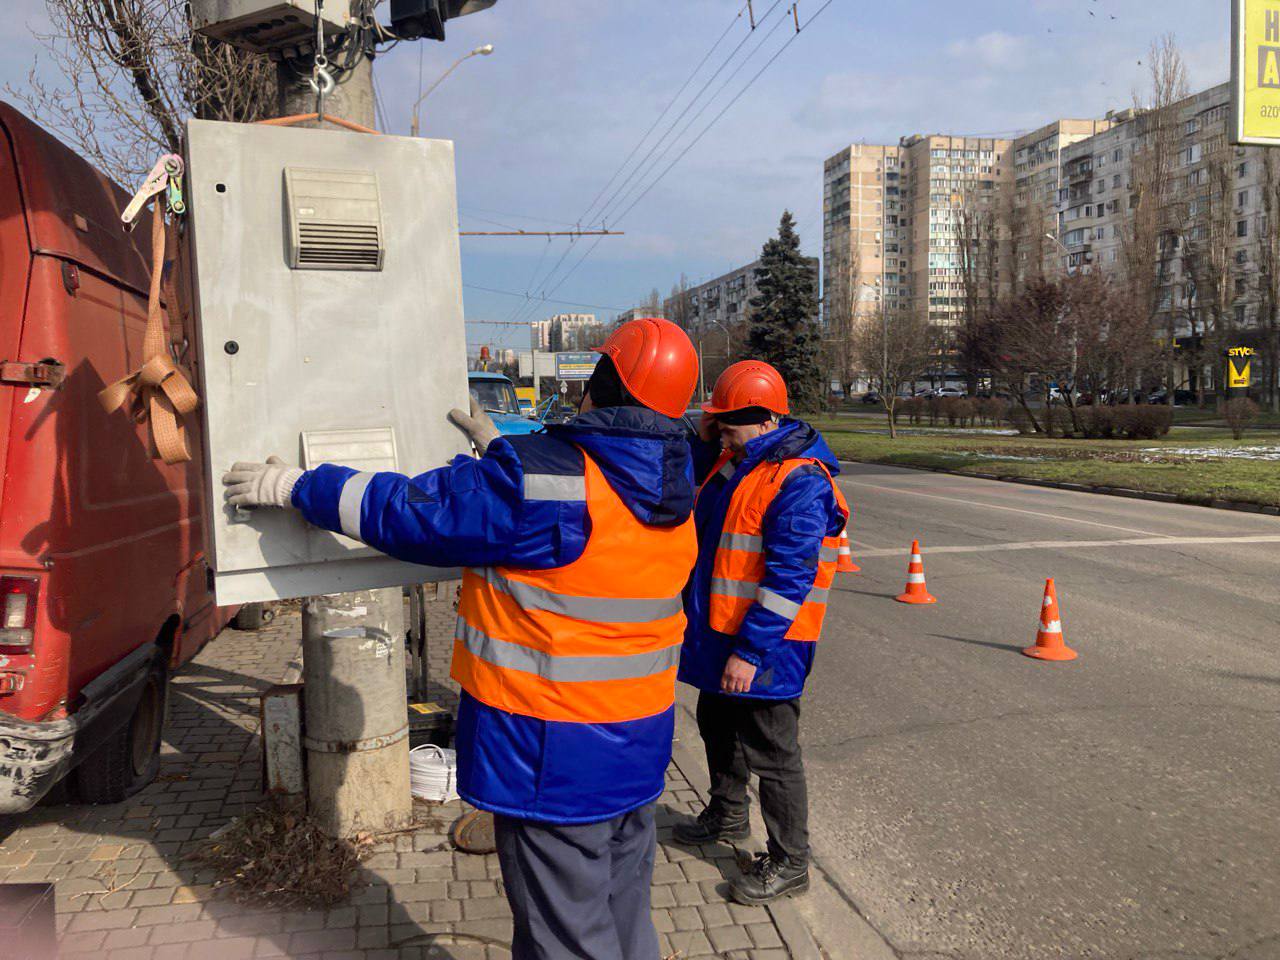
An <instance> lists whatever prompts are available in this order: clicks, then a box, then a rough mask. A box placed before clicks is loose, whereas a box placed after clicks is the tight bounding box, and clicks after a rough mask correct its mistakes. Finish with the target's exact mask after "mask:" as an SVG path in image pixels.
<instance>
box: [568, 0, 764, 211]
mask: <svg viewBox="0 0 1280 960" xmlns="http://www.w3.org/2000/svg"><path fill="white" fill-rule="evenodd" d="M747 8H748V7H747V4H745V3H744V4H743V5H742V6H741V7H739V8H738V12H737V13H735V14H734V15H733V19H732V20H730V21H729V25H728V26H727V27H725V28H724V33H722V34H720V36H719V37H718V38H717V39H716V42H715V43H713V44H712V45H711V49H710V50H708V51H707V52H706V54H705V55H704V56H703V57H702V59H701V60H699V61H698V65H697V66H696V67H694V68H693V72H692V73H690V74H689V76H688V77H687V78H686V79H685V81H684V83H683V84H681V85H680V89H679V90H677V91H676V94H675V96H674V97H672V98H671V99H670V100H669V101H668V102H667V105H666V106H665V107H663V108H662V112H661V113H659V114H658V115H657V116H656V117H655V118H654V120H653V123H652V124H650V126H649V129H648V130H646V131H645V132H644V134H643V135H642V136H641V137H640V139H639V140H637V141H636V145H635V146H634V147H632V148H631V152H630V153H629V154H627V158H626V159H625V160H623V161H622V163H621V165H620V166H619V167H618V169H617V170H615V171H614V172H613V176H611V177H610V178H609V180H608V182H607V183H606V184H605V185H604V186H603V187H601V188H600V192H599V193H597V194H596V195H595V197H594V198H593V199H592V201H591V203H589V204H588V205H587V209H586V210H585V211H584V212H583V214H582V218H581V219H584V220H585V219H586V218H587V217H588V216H589V215H590V213H591V211H592V210H594V209H595V205H596V204H597V203H599V202H600V198H601V197H603V196H604V195H605V192H606V191H607V190H608V189H609V188H610V187H611V186H613V183H614V181H615V180H617V179H618V176H619V175H620V174H621V173H622V171H623V170H625V169H626V168H627V165H628V164H630V163H631V161H632V160H634V159H635V155H636V154H637V153H638V152H639V150H640V148H641V147H642V146H644V143H645V141H646V140H648V139H649V135H650V134H651V133H653V131H654V130H656V129H658V124H660V123H662V118H663V117H665V116H666V115H667V114H668V113H670V112H671V108H672V107H674V106H675V105H676V103H677V101H679V99H680V97H681V95H682V94H683V93H684V92H685V91H686V90H687V89H689V84H691V83H693V80H694V78H695V77H696V76H697V75H698V73H699V72H700V71H701V70H702V68H703V67H704V66H706V64H707V61H708V60H710V59H711V56H712V54H714V53H715V52H716V50H717V49H718V48H719V46H720V44H722V43H724V39H725V37H727V36H729V34H730V32H731V31H732V30H733V28H734V26H736V25H737V23H738V21H739V20H741V19H742V14H743V11H745V10H746V9H747Z"/></svg>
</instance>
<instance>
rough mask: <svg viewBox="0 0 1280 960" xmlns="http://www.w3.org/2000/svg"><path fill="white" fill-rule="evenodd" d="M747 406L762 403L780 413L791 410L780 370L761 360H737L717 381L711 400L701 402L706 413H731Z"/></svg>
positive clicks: (762, 405) (769, 409)
mask: <svg viewBox="0 0 1280 960" xmlns="http://www.w3.org/2000/svg"><path fill="white" fill-rule="evenodd" d="M748 407H764V408H765V409H766V410H768V411H769V412H770V413H776V414H778V415H780V416H781V415H783V414H787V413H790V412H791V407H790V405H789V404H788V403H787V385H786V383H785V382H784V381H783V379H782V374H780V373H779V372H778V371H777V370H775V369H774V368H773V367H771V366H769V364H767V363H765V362H764V361H763V360H739V361H738V362H737V363H735V364H733V365H732V366H730V367H728V368H727V369H726V370H725V372H724V373H722V374H720V379H718V380H717V381H716V385H715V389H713V390H712V391H711V401H710V402H709V403H704V404H703V405H702V409H703V410H705V411H706V412H707V413H730V412H732V411H734V410H745V409H747V408H748Z"/></svg>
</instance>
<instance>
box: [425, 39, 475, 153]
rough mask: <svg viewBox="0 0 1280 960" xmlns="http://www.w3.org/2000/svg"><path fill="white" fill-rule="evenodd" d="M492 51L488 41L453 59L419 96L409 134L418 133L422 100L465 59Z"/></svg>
mask: <svg viewBox="0 0 1280 960" xmlns="http://www.w3.org/2000/svg"><path fill="white" fill-rule="evenodd" d="M491 53H493V44H492V43H486V44H484V46H480V47H476V48H475V49H474V50H472V51H471V52H470V53H467V54H464V55H463V56H461V57H459V58H458V59H457V60H455V61H453V66H451V67H450V68H449V69H448V70H446V71H445V72H444V73H442V74H441V75H440V79H439V80H437V81H436V82H435V83H433V84H432V85H431V86H429V87H427V91H426V93H424V94H423V95H422V96H420V97H418V99H417V101H416V102H415V103H414V105H413V123H412V124H411V125H410V127H409V136H411V137H416V136H417V135H418V110H419V108H420V107H421V106H422V101H423V100H425V99H427V97H429V96H431V94H432V92H433V91H434V90H435V89H436V87H438V86H440V84H442V83H444V82H445V80H446V79H447V78H448V76H449V74H451V73H453V71H455V70H457V69H458V67H460V66H461V65H462V63H463V61H465V60H470V59H471V58H472V57H487V56H489V54H491Z"/></svg>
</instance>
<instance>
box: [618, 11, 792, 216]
mask: <svg viewBox="0 0 1280 960" xmlns="http://www.w3.org/2000/svg"><path fill="white" fill-rule="evenodd" d="M760 22H761V23H763V22H764V20H763V18H762V19H761V21H760ZM786 22H787V21H786V20H785V19H779V20H778V22H777V23H775V24H774V25H773V26H772V27H770V28H769V30H768V32H767V33H765V34H764V35H763V36H762V37H761V38H760V41H759V42H758V43H757V44H756V45H755V47H754V48H753V49H752V50H751V52H750V53H748V54H747V56H746V57H745V58H744V59H743V60H741V61H740V62H739V63H738V65H737V66H736V67H735V68H734V69H733V71H732V72H731V73H730V74H729V75H728V76H727V77H725V79H724V82H723V83H721V84H720V86H719V87H718V88H717V89H716V92H715V93H713V94H712V95H711V96H710V97H709V98H708V99H707V100H706V102H705V103H703V104H702V106H701V107H699V108H698V112H697V113H695V114H694V115H693V116H692V117H690V118H689V122H688V123H686V124H685V125H684V126H683V127H682V128H681V130H680V132H679V133H677V134H676V135H675V137H674V138H673V139H672V140H671V142H670V143H668V144H667V145H666V146H665V147H664V148H663V149H662V151H661V152H658V153H655V154H654V156H653V157H652V163H651V164H650V165H649V169H648V170H647V171H646V176H647V175H648V174H649V173H652V172H653V171H654V170H656V169H657V168H658V166H659V165H660V164H661V163H662V161H663V160H665V159H666V158H667V156H668V155H669V154H670V153H671V150H672V149H673V148H674V147H675V145H676V144H677V143H679V142H680V139H681V138H682V137H684V135H685V134H687V133H688V132H689V131H690V130H691V129H692V128H693V125H694V124H695V123H697V122H698V120H699V119H700V118H701V117H702V115H703V114H704V113H706V112H707V108H708V107H710V106H711V105H712V104H713V103H715V102H716V100H717V98H719V96H720V95H721V94H722V93H724V91H725V90H726V89H727V88H728V86H729V84H731V83H732V82H733V81H734V78H736V77H737V76H738V74H739V73H741V72H742V69H743V68H744V67H745V66H746V65H747V64H748V63H750V62H751V58H752V57H754V56H755V55H756V54H757V53H758V52H759V51H760V50H761V49H762V48H763V47H764V45H765V44H766V43H768V42H769V41H770V40H771V39H773V35H774V34H775V33H777V32H778V29H779V28H780V27H782V26H783V24H785V23H786ZM642 182H643V181H642V180H636V181H635V182H634V183H633V184H632V185H631V187H629V188H628V189H627V191H626V192H625V193H624V194H623V195H622V196H621V197H619V198H618V201H617V204H616V206H613V207H611V208H610V210H611V211H612V212H616V211H617V210H619V209H621V208H622V206H623V204H625V203H626V202H627V201H628V200H629V199H630V198H631V197H632V196H634V195H635V191H636V189H637V188H638V187H639V186H640V184H641V183H642ZM601 219H602V220H607V219H608V215H607V214H606V215H605V216H602V217H601Z"/></svg>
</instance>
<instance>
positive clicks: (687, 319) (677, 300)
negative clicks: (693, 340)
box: [663, 273, 693, 330]
mask: <svg viewBox="0 0 1280 960" xmlns="http://www.w3.org/2000/svg"><path fill="white" fill-rule="evenodd" d="M690 289H691V288H690V286H689V277H688V276H687V275H686V274H683V273H682V274H680V279H679V280H678V281H677V282H676V283H675V284H673V285H672V287H671V296H669V297H667V300H666V303H665V304H663V309H664V310H665V311H666V318H667V319H668V320H670V321H671V322H672V323H674V324H676V325H677V326H679V327H680V328H681V329H683V330H688V329H690V325H691V324H692V322H693V303H692V301H691V300H690V298H689V291H690Z"/></svg>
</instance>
